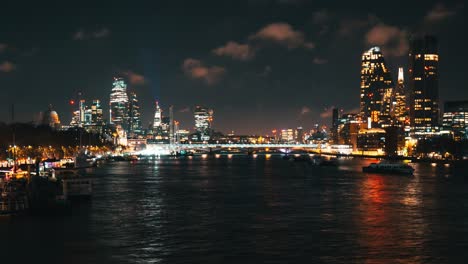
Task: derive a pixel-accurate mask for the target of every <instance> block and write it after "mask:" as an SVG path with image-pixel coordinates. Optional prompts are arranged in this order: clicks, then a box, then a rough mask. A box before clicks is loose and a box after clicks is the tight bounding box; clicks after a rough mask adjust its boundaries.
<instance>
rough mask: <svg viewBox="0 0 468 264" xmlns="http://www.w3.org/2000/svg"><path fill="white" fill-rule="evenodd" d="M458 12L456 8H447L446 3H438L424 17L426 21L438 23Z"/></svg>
mask: <svg viewBox="0 0 468 264" xmlns="http://www.w3.org/2000/svg"><path fill="white" fill-rule="evenodd" d="M456 13H457V9H456V8H447V7H446V6H445V5H444V3H437V4H436V5H435V6H434V7H433V8H432V9H431V10H429V12H428V13H427V15H426V16H425V17H424V21H425V22H426V23H438V22H441V21H443V20H446V19H448V18H450V17H452V16H454V15H455V14H456Z"/></svg>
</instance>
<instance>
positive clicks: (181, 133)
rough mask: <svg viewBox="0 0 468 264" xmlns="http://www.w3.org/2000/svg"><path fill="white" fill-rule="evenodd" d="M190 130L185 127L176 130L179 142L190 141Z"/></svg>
mask: <svg viewBox="0 0 468 264" xmlns="http://www.w3.org/2000/svg"><path fill="white" fill-rule="evenodd" d="M189 135H190V131H188V130H185V129H178V130H176V138H177V141H178V142H179V143H186V142H188V141H189Z"/></svg>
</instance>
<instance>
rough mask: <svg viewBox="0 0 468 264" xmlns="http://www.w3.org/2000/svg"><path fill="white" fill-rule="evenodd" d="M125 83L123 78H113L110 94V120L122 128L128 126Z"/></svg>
mask: <svg viewBox="0 0 468 264" xmlns="http://www.w3.org/2000/svg"><path fill="white" fill-rule="evenodd" d="M128 104H129V102H128V96H127V84H126V83H125V80H124V79H123V78H117V77H116V78H114V83H113V87H112V92H111V95H110V104H109V106H110V122H111V123H112V124H114V125H116V126H121V127H122V128H123V129H127V128H128Z"/></svg>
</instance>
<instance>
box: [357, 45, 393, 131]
mask: <svg viewBox="0 0 468 264" xmlns="http://www.w3.org/2000/svg"><path fill="white" fill-rule="evenodd" d="M392 92H393V82H392V78H391V75H390V70H389V69H388V68H387V66H386V64H385V60H384V57H383V55H382V52H381V51H380V48H379V47H373V48H371V49H369V50H368V51H366V52H364V53H363V54H362V68H361V94H360V97H361V103H360V115H361V117H362V118H363V119H364V120H367V119H368V118H369V117H370V118H371V121H372V124H373V126H387V125H390V124H391V116H390V111H391V106H392Z"/></svg>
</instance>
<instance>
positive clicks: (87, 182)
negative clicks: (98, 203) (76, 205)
mask: <svg viewBox="0 0 468 264" xmlns="http://www.w3.org/2000/svg"><path fill="white" fill-rule="evenodd" d="M57 178H59V179H60V180H61V181H62V187H63V196H64V197H65V199H90V198H91V196H92V194H93V179H92V178H89V177H85V176H82V175H80V174H78V173H77V171H76V170H69V171H62V172H61V174H60V175H57Z"/></svg>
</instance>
